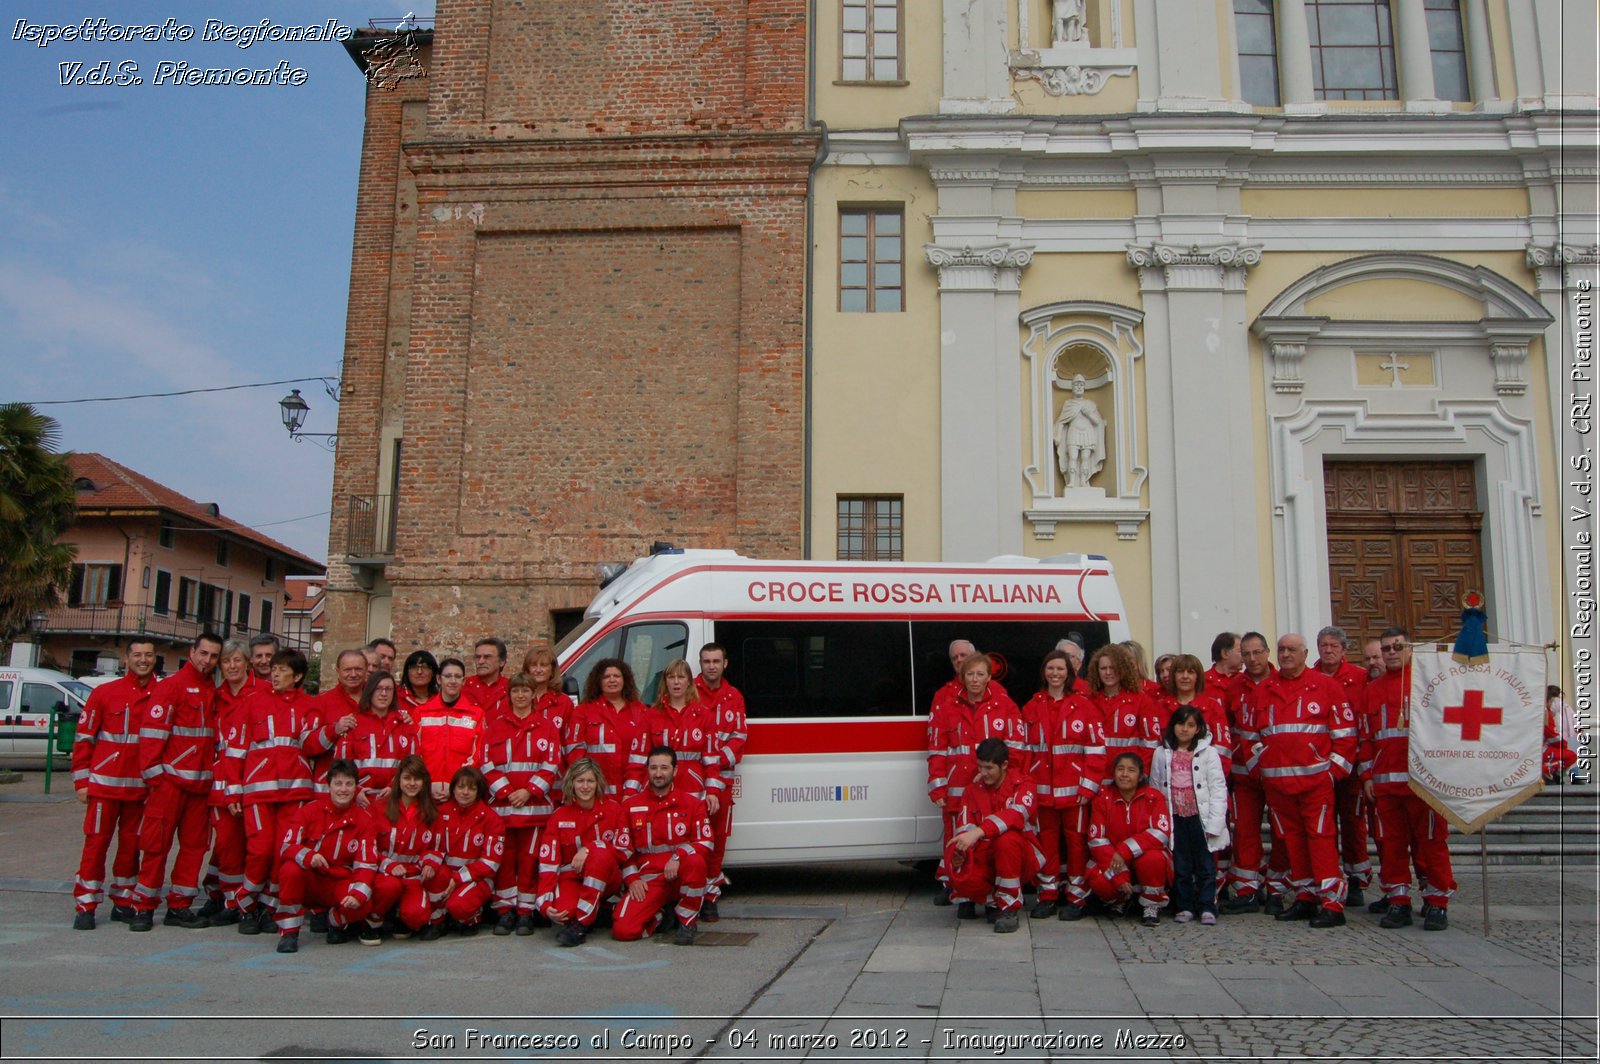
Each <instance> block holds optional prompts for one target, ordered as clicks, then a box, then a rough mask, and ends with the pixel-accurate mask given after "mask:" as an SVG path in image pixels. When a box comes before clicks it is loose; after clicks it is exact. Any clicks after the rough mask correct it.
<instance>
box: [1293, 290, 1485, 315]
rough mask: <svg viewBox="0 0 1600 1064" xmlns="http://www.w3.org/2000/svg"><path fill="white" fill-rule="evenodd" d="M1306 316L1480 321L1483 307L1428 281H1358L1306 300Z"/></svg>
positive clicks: (1453, 291) (1475, 301)
mask: <svg viewBox="0 0 1600 1064" xmlns="http://www.w3.org/2000/svg"><path fill="white" fill-rule="evenodd" d="M1306 313H1307V314H1309V315H1311V316H1313V317H1325V318H1336V319H1340V320H1356V321H1477V320H1478V319H1479V318H1481V317H1483V303H1482V302H1481V301H1479V300H1477V299H1474V298H1473V297H1472V296H1469V295H1467V294H1466V293H1465V292H1457V291H1456V290H1455V289H1453V288H1445V287H1443V286H1441V285H1436V284H1429V283H1428V282H1426V281H1418V280H1378V281H1356V282H1354V283H1352V284H1347V285H1341V286H1340V287H1338V288H1335V289H1333V290H1332V291H1329V292H1324V293H1322V294H1320V295H1318V296H1317V297H1316V298H1314V299H1308V300H1306Z"/></svg>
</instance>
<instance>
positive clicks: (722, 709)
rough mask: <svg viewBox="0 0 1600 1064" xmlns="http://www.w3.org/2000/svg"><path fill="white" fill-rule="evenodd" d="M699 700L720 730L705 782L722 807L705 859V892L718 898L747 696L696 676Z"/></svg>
mask: <svg viewBox="0 0 1600 1064" xmlns="http://www.w3.org/2000/svg"><path fill="white" fill-rule="evenodd" d="M694 686H695V690H696V691H698V692H699V693H700V701H701V703H702V704H703V705H705V706H706V707H707V708H708V709H710V711H711V719H712V727H714V728H715V729H716V733H717V773H716V775H715V776H714V777H712V778H711V779H708V780H707V781H706V786H707V787H708V788H709V793H711V794H715V795H716V796H717V801H718V802H720V803H721V806H720V807H719V808H718V809H717V812H716V815H715V816H713V817H712V818H711V858H710V860H708V861H707V862H706V880H707V883H706V895H707V897H709V898H711V900H713V901H715V900H716V899H718V898H720V897H722V888H723V887H724V886H726V885H727V880H726V879H725V878H724V877H723V875H722V861H723V858H724V857H725V856H726V855H727V852H728V836H729V835H731V834H733V800H734V798H735V797H736V796H735V794H734V790H735V789H736V788H737V786H738V774H739V762H740V760H742V759H743V757H744V744H745V741H746V740H747V739H748V738H749V737H750V728H749V725H748V724H747V723H746V720H745V711H744V695H742V694H740V693H739V692H738V690H737V689H736V688H735V687H734V686H733V684H731V683H729V682H728V681H727V680H723V681H722V682H721V683H719V684H717V688H716V690H714V691H713V690H712V689H711V688H710V687H708V686H707V685H706V682H705V680H703V679H702V678H700V677H699V676H696V677H695V678H694Z"/></svg>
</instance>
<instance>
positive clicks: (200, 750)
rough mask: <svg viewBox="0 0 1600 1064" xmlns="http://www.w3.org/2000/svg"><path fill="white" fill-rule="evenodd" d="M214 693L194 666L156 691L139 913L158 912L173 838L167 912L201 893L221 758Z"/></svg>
mask: <svg viewBox="0 0 1600 1064" xmlns="http://www.w3.org/2000/svg"><path fill="white" fill-rule="evenodd" d="M215 695H216V688H214V687H213V686H212V684H211V677H210V676H202V675H201V674H200V673H198V672H196V671H195V668H194V666H193V665H190V664H189V663H188V662H184V664H183V667H182V668H181V669H179V670H178V671H177V672H176V673H174V674H173V675H172V676H170V677H168V678H167V679H165V680H163V681H161V683H160V684H158V685H157V686H156V694H155V697H154V698H153V699H151V701H150V705H149V706H148V707H147V708H146V709H145V715H144V722H143V723H142V724H141V725H140V727H139V765H140V771H141V772H142V773H143V775H144V782H145V786H146V787H147V788H148V789H149V792H148V797H146V798H145V803H144V826H143V827H141V828H140V829H139V853H140V857H139V862H140V863H139V882H138V885H137V886H135V887H134V888H133V890H134V897H133V907H134V908H135V909H139V910H142V911H144V912H149V911H151V910H153V909H155V907H156V899H157V896H158V895H159V894H160V893H161V884H162V882H163V881H164V880H165V879H166V876H167V854H168V853H169V852H171V850H172V839H173V836H177V839H178V857H177V860H176V861H175V862H174V863H173V866H172V889H171V890H169V891H168V892H167V908H168V909H169V910H170V909H187V908H189V907H190V906H191V905H193V904H194V899H195V897H196V895H198V894H199V893H200V875H201V872H202V870H203V869H204V866H205V862H206V850H207V849H208V848H209V847H210V845H211V821H210V815H209V813H208V807H207V800H208V798H209V797H210V794H211V787H212V780H213V771H212V769H213V765H214V764H215V762H216V757H217V721H216V710H215V706H214V701H215Z"/></svg>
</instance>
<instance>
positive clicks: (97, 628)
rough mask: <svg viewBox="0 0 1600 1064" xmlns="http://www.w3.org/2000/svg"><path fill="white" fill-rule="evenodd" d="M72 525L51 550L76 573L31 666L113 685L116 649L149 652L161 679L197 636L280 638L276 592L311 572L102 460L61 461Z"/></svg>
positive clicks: (47, 614)
mask: <svg viewBox="0 0 1600 1064" xmlns="http://www.w3.org/2000/svg"><path fill="white" fill-rule="evenodd" d="M67 462H68V465H69V466H70V467H71V470H72V475H73V478H74V480H75V483H76V487H77V493H78V516H77V518H76V520H75V521H74V522H73V524H72V526H71V527H70V528H69V529H68V530H67V531H66V532H64V533H62V535H61V537H60V539H61V541H62V542H66V543H71V544H74V545H75V546H76V547H77V548H78V550H77V561H76V562H75V563H74V564H73V567H72V580H71V583H70V585H69V587H68V589H67V593H66V595H65V596H64V599H63V601H62V603H61V604H60V605H59V606H56V607H54V608H52V609H49V610H46V611H44V612H43V613H41V614H39V615H38V616H36V617H35V618H34V623H33V625H32V626H31V630H30V631H31V636H32V637H33V638H34V639H35V640H36V641H37V643H38V645H39V660H40V663H41V664H44V665H47V666H49V667H51V668H57V669H61V670H63V671H66V672H70V673H71V674H73V675H75V676H77V675H84V674H88V673H96V672H99V673H113V672H117V671H119V669H120V662H121V658H122V653H123V650H124V648H125V647H126V646H127V643H128V640H129V639H131V638H133V637H135V636H137V637H141V638H147V639H152V640H154V641H155V644H156V654H157V656H158V658H159V659H160V661H159V666H160V667H161V668H162V669H163V671H171V670H172V669H173V668H175V667H176V666H177V664H178V663H179V662H180V661H181V660H182V657H183V652H184V650H185V649H186V647H187V645H188V643H190V642H192V641H193V639H194V637H195V636H196V635H198V634H199V633H201V632H203V631H206V630H207V629H209V630H211V631H214V632H216V633H217V634H219V635H221V636H223V637H225V638H227V637H233V638H240V639H248V638H250V637H251V636H254V635H258V634H260V633H262V632H270V633H272V634H275V635H277V636H279V638H280V639H283V638H285V634H286V633H285V629H284V623H283V612H282V610H283V604H284V597H285V582H286V581H287V580H288V578H289V577H291V576H293V575H296V574H305V573H321V572H322V569H323V566H322V565H321V564H319V563H317V562H314V561H312V560H311V559H310V558H308V557H306V556H305V555H303V554H301V553H299V552H298V551H295V550H292V549H290V548H289V547H286V546H284V545H283V544H282V543H279V542H278V541H277V540H274V539H272V538H270V537H269V536H265V535H263V534H261V533H260V532H257V531H255V530H254V529H252V528H248V527H246V526H245V525H242V524H240V523H238V522H237V521H234V520H231V519H230V518H228V517H227V516H225V515H224V514H223V513H222V512H221V511H220V510H219V509H218V507H217V505H216V504H215V503H200V502H195V501H194V500H193V499H190V498H188V497H186V496H184V495H181V494H179V493H178V492H176V491H173V490H172V489H171V488H169V487H167V486H166V485H164V484H160V483H158V482H156V481H154V480H151V479H150V478H149V477H146V476H144V475H142V474H140V473H137V472H135V471H134V470H132V469H129V468H128V467H127V466H124V465H122V464H120V463H118V462H116V461H114V460H112V459H110V458H108V457H106V456H105V455H102V454H94V453H76V454H70V455H68V456H67Z"/></svg>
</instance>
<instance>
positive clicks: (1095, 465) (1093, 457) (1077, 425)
mask: <svg viewBox="0 0 1600 1064" xmlns="http://www.w3.org/2000/svg"><path fill="white" fill-rule="evenodd" d="M1085 386H1086V385H1085V381H1084V379H1083V374H1081V373H1074V374H1073V375H1072V398H1070V399H1068V400H1067V401H1066V402H1064V403H1062V404H1061V415H1060V416H1059V417H1057V418H1056V431H1055V443H1056V461H1057V462H1058V463H1059V464H1060V466H1061V475H1062V476H1063V477H1064V478H1066V482H1067V487H1068V488H1069V489H1070V488H1087V487H1088V486H1089V481H1090V479H1091V478H1092V477H1094V476H1095V474H1097V473H1099V472H1100V469H1101V467H1103V466H1104V465H1105V464H1106V419H1105V418H1104V417H1102V416H1101V414H1100V408H1099V407H1098V406H1096V405H1095V401H1094V400H1093V399H1090V398H1088V397H1087V396H1085V395H1084V394H1083V393H1084V388H1085Z"/></svg>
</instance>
